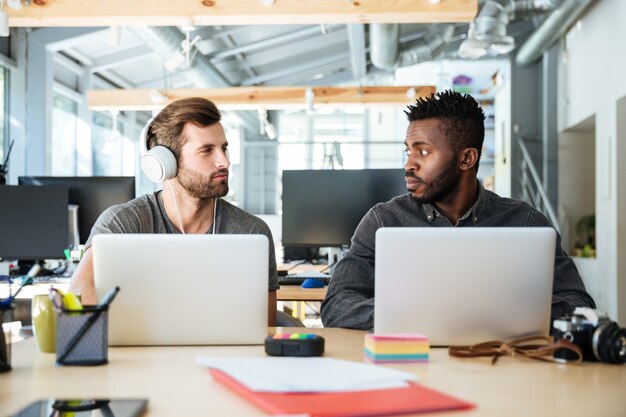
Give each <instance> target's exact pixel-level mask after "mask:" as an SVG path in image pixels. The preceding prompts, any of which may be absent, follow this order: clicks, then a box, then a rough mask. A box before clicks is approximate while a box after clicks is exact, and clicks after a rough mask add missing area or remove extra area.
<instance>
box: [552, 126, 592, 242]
mask: <svg viewBox="0 0 626 417" xmlns="http://www.w3.org/2000/svg"><path fill="white" fill-rule="evenodd" d="M587 120H590V119H587ZM579 126H580V125H579ZM595 155H596V142H595V123H593V121H591V122H587V124H586V125H585V126H584V128H583V127H581V128H576V129H575V130H567V131H564V132H562V133H561V134H560V135H559V154H558V161H559V173H558V190H559V198H558V200H559V211H560V212H562V213H565V214H566V218H565V219H561V220H565V224H563V223H561V237H562V239H563V248H564V249H565V250H566V251H567V252H569V253H570V254H571V253H572V248H573V246H574V244H575V243H576V241H577V240H578V239H577V237H576V233H575V225H576V222H577V221H578V220H579V219H580V218H581V217H582V216H587V215H590V214H594V213H595V212H596V182H595V180H596V173H595V168H596V163H595V162H596V161H595ZM584 243H586V242H581V244H584Z"/></svg>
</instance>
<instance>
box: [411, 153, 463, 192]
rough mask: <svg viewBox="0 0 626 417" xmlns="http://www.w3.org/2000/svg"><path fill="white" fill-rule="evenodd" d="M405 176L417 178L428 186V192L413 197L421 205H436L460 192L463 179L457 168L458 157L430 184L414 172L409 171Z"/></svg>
mask: <svg viewBox="0 0 626 417" xmlns="http://www.w3.org/2000/svg"><path fill="white" fill-rule="evenodd" d="M405 176H407V177H411V178H415V179H417V180H418V181H420V182H421V183H422V184H426V191H425V192H424V193H423V194H422V195H421V196H419V197H418V196H415V195H413V198H414V199H415V201H417V202H418V203H420V204H435V203H437V202H441V201H444V200H446V199H448V198H449V197H450V196H451V195H452V194H456V193H457V192H458V190H457V187H458V185H459V182H460V179H461V172H460V171H459V170H458V169H457V167H456V157H453V158H452V160H451V162H450V164H449V166H448V168H447V169H444V170H443V172H441V173H440V174H439V175H437V176H436V177H435V178H434V179H433V180H432V181H431V182H430V183H426V182H424V181H423V180H422V179H421V178H419V177H417V176H416V175H415V173H414V172H413V171H408V172H407V173H406V174H405Z"/></svg>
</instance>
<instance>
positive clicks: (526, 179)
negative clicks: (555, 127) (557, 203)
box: [517, 137, 560, 232]
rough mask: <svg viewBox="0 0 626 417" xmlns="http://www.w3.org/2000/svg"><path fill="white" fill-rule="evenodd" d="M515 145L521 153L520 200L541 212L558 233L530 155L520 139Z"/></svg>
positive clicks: (554, 214)
mask: <svg viewBox="0 0 626 417" xmlns="http://www.w3.org/2000/svg"><path fill="white" fill-rule="evenodd" d="M517 144H518V145H519V148H520V150H521V151H522V159H521V160H520V170H521V173H520V185H521V188H522V196H521V197H522V200H524V201H525V202H527V203H528V204H530V205H532V206H533V207H535V208H536V209H537V210H539V211H540V212H542V213H543V214H544V215H545V216H546V217H547V218H548V220H550V222H551V223H552V225H553V226H554V228H555V229H556V230H557V232H560V225H559V220H558V217H557V216H556V213H555V211H554V208H553V207H552V203H550V200H549V199H548V195H547V194H546V192H545V190H544V189H543V185H542V182H541V179H540V177H539V174H538V173H537V168H535V164H534V163H533V160H532V159H531V158H530V153H529V152H528V149H527V148H526V144H525V143H524V140H523V139H522V138H521V137H518V138H517Z"/></svg>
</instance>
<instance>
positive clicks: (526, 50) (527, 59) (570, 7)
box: [515, 0, 591, 66]
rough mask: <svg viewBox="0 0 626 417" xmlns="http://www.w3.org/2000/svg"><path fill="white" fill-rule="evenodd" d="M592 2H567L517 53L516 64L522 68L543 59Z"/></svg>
mask: <svg viewBox="0 0 626 417" xmlns="http://www.w3.org/2000/svg"><path fill="white" fill-rule="evenodd" d="M589 3H591V0H565V1H563V2H562V4H561V6H560V7H559V8H557V9H556V10H554V11H553V12H552V13H551V14H550V16H548V17H547V18H546V20H544V22H543V23H542V24H541V26H539V28H537V30H536V31H535V32H534V33H533V34H532V35H531V36H530V37H529V38H528V40H527V41H526V43H524V45H522V47H521V48H520V49H519V51H518V52H517V56H516V57H515V63H516V64H517V65H520V66H526V65H530V64H532V63H533V62H535V61H536V60H537V59H539V58H540V57H541V55H542V54H543V53H544V52H545V51H546V50H548V49H549V48H550V47H551V46H552V44H554V42H555V41H556V40H557V39H559V38H560V37H561V36H563V34H564V33H565V31H566V30H567V28H568V27H569V26H570V25H571V24H572V23H573V22H574V21H575V20H576V19H578V17H579V16H580V14H581V13H582V12H583V11H584V10H585V8H586V7H587V6H588V5H589Z"/></svg>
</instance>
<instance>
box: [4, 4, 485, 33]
mask: <svg viewBox="0 0 626 417" xmlns="http://www.w3.org/2000/svg"><path fill="white" fill-rule="evenodd" d="M477 3H478V2H477V0H441V1H440V2H439V3H436V2H432V1H431V0H276V1H275V2H274V4H272V5H271V6H264V5H263V4H262V3H261V1H260V0H178V1H171V0H132V1H129V0H37V1H33V2H31V4H30V6H22V8H21V9H19V10H15V9H12V8H10V7H5V10H6V11H7V13H8V14H9V26H15V27H49V26H83V27H87V26H130V25H146V26H183V25H194V26H211V25H276V24H281V25H285V24H320V23H441V22H469V21H471V20H473V19H474V17H475V16H476V13H477V9H478V4H477Z"/></svg>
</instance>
